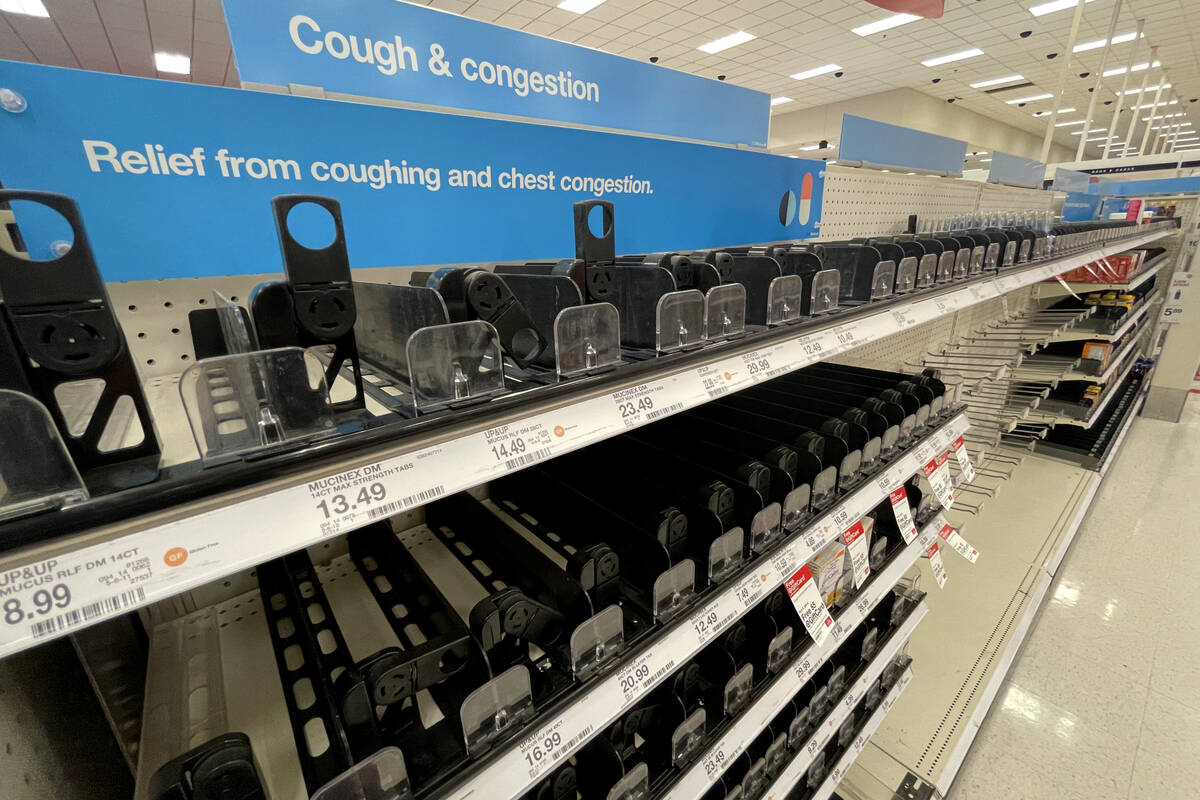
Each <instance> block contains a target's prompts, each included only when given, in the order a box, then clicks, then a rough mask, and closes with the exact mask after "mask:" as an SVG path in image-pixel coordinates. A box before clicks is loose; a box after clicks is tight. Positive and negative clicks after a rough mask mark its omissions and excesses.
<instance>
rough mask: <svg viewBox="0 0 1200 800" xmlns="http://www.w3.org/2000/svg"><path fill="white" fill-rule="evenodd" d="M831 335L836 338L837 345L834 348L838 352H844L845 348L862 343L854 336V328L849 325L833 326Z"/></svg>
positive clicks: (850, 348) (849, 348) (848, 348)
mask: <svg viewBox="0 0 1200 800" xmlns="http://www.w3.org/2000/svg"><path fill="white" fill-rule="evenodd" d="M833 336H834V338H835V339H836V340H837V346H836V348H835V349H836V350H837V351H838V352H839V353H844V352H846V351H847V350H853V349H854V348H855V347H858V346H859V345H860V344H862V342H861V341H859V340H858V339H857V338H855V336H854V329H853V328H852V327H850V326H843V327H839V328H834V329H833Z"/></svg>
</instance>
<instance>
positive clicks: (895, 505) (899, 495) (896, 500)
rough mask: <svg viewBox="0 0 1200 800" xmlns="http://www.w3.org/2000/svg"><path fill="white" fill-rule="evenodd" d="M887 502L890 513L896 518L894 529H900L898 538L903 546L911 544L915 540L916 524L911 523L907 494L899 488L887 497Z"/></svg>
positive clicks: (910, 510) (911, 517) (902, 488)
mask: <svg viewBox="0 0 1200 800" xmlns="http://www.w3.org/2000/svg"><path fill="white" fill-rule="evenodd" d="M888 500H889V501H890V502H891V504H892V513H893V514H894V515H895V516H896V527H897V528H899V529H900V536H901V537H903V539H904V543H905V544H912V540H913V539H915V538H917V523H916V522H914V521H913V515H912V506H910V505H909V504H908V492H906V491H905V490H904V487H903V486H901V487H900V488H899V489H897V490H896V491H894V492H892V493H890V494H889V495H888Z"/></svg>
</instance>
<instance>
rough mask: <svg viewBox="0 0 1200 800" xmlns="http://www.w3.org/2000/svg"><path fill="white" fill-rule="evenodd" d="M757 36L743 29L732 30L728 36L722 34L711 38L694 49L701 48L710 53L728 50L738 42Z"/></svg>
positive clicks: (742, 42)
mask: <svg viewBox="0 0 1200 800" xmlns="http://www.w3.org/2000/svg"><path fill="white" fill-rule="evenodd" d="M757 38H758V37H757V36H755V35H754V34H753V33H746V32H745V31H734V32H733V33H731V34H729V35H728V36H722V37H721V38H720V39H713V40H712V41H711V42H709V43H708V44H702V45H700V46H699V47H697V48H696V49H697V50H703V51H704V52H706V53H710V54H711V53H719V52H721V51H722V50H728V49H729V48H731V47H737V46H738V45H739V44H745V43H746V42H749V41H752V40H754V39H757Z"/></svg>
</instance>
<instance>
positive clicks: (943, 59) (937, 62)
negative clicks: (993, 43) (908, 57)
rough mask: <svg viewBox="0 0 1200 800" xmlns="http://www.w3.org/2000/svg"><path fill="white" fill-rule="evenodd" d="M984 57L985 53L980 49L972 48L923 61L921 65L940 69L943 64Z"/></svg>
mask: <svg viewBox="0 0 1200 800" xmlns="http://www.w3.org/2000/svg"><path fill="white" fill-rule="evenodd" d="M981 55H983V51H982V50H980V49H979V48H978V47H972V48H971V49H970V50H963V51H961V52H958V53H951V54H950V55H948V56H938V57H937V58H931V59H929V60H928V61H922V62H921V64H922V65H924V66H926V67H940V66H941V65H942V64H949V63H950V62H951V61H962V60H963V59H965V58H974V57H975V56H981Z"/></svg>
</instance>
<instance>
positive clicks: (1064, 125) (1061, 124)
mask: <svg viewBox="0 0 1200 800" xmlns="http://www.w3.org/2000/svg"><path fill="white" fill-rule="evenodd" d="M1083 123H1084V120H1082V119H1076V120H1072V121H1070V122H1056V123H1054V127H1056V128H1069V127H1071V126H1072V125H1082V124H1083Z"/></svg>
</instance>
